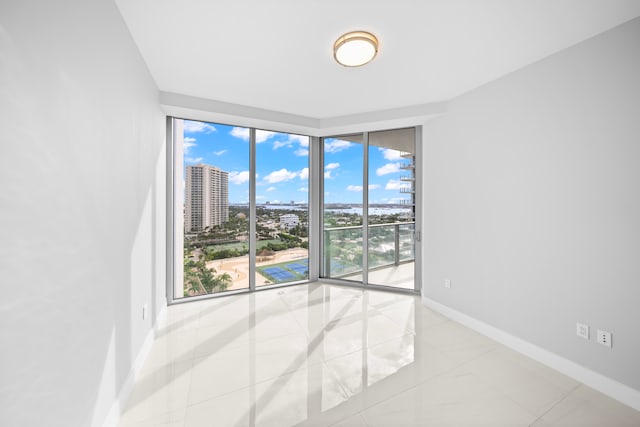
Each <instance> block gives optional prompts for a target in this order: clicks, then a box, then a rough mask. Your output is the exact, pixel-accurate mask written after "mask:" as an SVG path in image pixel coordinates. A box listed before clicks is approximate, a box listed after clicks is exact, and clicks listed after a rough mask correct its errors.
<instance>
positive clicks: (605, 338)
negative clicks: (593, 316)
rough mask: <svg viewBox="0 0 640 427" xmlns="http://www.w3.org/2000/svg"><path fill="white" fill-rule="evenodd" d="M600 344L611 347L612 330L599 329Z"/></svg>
mask: <svg viewBox="0 0 640 427" xmlns="http://www.w3.org/2000/svg"><path fill="white" fill-rule="evenodd" d="M598 344H602V345H604V346H607V347H609V348H611V332H607V331H601V330H600V329H598Z"/></svg>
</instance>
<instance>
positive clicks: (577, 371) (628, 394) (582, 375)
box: [422, 296, 640, 411]
mask: <svg viewBox="0 0 640 427" xmlns="http://www.w3.org/2000/svg"><path fill="white" fill-rule="evenodd" d="M422 303H423V304H424V305H425V306H427V307H429V308H430V309H432V310H435V311H437V312H438V313H440V314H443V315H444V316H446V317H448V318H450V319H452V320H455V321H456V322H458V323H461V324H463V325H464V326H466V327H468V328H470V329H473V330H474V331H477V332H479V333H481V334H483V335H486V336H487V337H489V338H491V339H493V340H495V341H498V342H499V343H501V344H503V345H505V346H507V347H509V348H511V349H513V350H515V351H517V352H519V353H522V354H524V355H525V356H527V357H530V358H532V359H534V360H536V361H538V362H540V363H542V364H544V365H547V366H549V367H550V368H552V369H555V370H557V371H559V372H562V373H563V374H565V375H567V376H569V377H571V378H573V379H575V380H576V381H579V382H581V383H583V384H585V385H587V386H589V387H591V388H593V389H595V390H598V391H599V392H601V393H603V394H606V395H607V396H609V397H611V398H612V399H615V400H617V401H619V402H621V403H624V404H625V405H627V406H630V407H632V408H634V409H636V410H638V411H640V391H638V390H636V389H633V388H631V387H629V386H627V385H625V384H622V383H620V382H618V381H616V380H613V379H611V378H609V377H606V376H604V375H602V374H599V373H597V372H595V371H592V370H591V369H588V368H585V367H584V366H581V365H579V364H577V363H575V362H573V361H571V360H569V359H566V358H564V357H562V356H558V355H557V354H555V353H552V352H550V351H548V350H545V349H544V348H541V347H538V346H537V345H535V344H531V343H530V342H528V341H525V340H523V339H521V338H518V337H516V336H514V335H511V334H509V333H507V332H505V331H503V330H501V329H498V328H496V327H494V326H491V325H489V324H487V323H484V322H482V321H480V320H478V319H475V318H473V317H471V316H468V315H466V314H464V313H462V312H460V311H457V310H455V309H453V308H451V307H448V306H446V305H443V304H441V303H439V302H437V301H434V300H432V299H430V298H427V297H425V296H423V297H422Z"/></svg>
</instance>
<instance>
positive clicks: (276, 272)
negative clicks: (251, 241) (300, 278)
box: [262, 267, 296, 281]
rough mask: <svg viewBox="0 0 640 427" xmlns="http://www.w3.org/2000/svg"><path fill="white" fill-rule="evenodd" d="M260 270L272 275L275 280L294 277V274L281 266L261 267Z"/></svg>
mask: <svg viewBox="0 0 640 427" xmlns="http://www.w3.org/2000/svg"><path fill="white" fill-rule="evenodd" d="M262 271H264V272H265V273H267V274H268V275H269V276H271V277H273V278H274V279H276V280H277V281H286V280H292V279H295V278H296V276H294V275H293V274H292V273H291V272H289V271H287V270H285V269H283V268H281V267H268V268H265V269H263V270H262Z"/></svg>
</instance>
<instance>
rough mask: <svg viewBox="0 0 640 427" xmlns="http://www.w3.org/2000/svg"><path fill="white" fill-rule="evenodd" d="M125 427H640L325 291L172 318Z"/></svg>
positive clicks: (491, 351)
mask: <svg viewBox="0 0 640 427" xmlns="http://www.w3.org/2000/svg"><path fill="white" fill-rule="evenodd" d="M119 425H120V427H152V426H162V427H202V426H211V427H226V426H230V427H241V426H274V427H285V426H336V427H367V426H368V427H373V426H460V427H465V426H492V427H493V426H535V427H549V426H556V427H560V426H623V427H625V426H629V427H630V426H640V412H638V411H635V410H633V409H631V408H629V407H626V406H624V405H622V404H620V403H618V402H616V401H614V400H612V399H610V398H608V397H606V396H604V395H602V394H600V393H598V392H596V391H594V390H592V389H590V388H588V387H586V386H584V385H582V384H580V383H578V382H576V381H574V380H572V379H570V378H568V377H566V376H564V375H562V374H560V373H558V372H556V371H554V370H552V369H549V368H547V367H545V366H543V365H541V364H539V363H537V362H535V361H533V360H531V359H529V358H527V357H524V356H522V355H521V354H519V353H516V352H514V351H512V350H510V349H508V348H506V347H504V346H502V345H500V344H498V343H496V342H494V341H492V340H490V339H488V338H487V337H485V336H483V335H481V334H478V333H477V332H475V331H472V330H470V329H468V328H465V327H464V326H462V325H460V324H458V323H455V322H453V321H450V320H448V319H447V318H445V317H444V316H442V315H440V314H438V313H435V312H433V311H431V310H429V309H427V308H425V307H424V306H423V305H422V304H421V302H420V299H419V297H417V296H412V295H402V294H396V293H390V292H383V291H376V290H363V289H358V288H348V287H339V286H333V285H324V284H309V285H301V286H295V287H288V288H280V289H271V290H266V291H261V292H257V293H254V294H243V295H236V296H227V297H223V298H216V299H211V300H206V301H197V302H190V303H184V304H178V305H175V306H171V307H169V308H168V309H167V321H166V325H164V326H163V327H162V328H161V330H160V332H159V334H158V337H157V338H156V341H155V343H154V345H153V348H152V350H151V353H150V354H149V357H148V358H147V360H146V362H145V366H144V368H143V370H142V372H141V373H140V376H139V378H138V379H137V382H136V384H135V387H134V390H133V392H132V394H131V396H130V399H129V402H128V404H127V407H126V410H125V412H124V413H123V415H122V417H121V420H120V424H119Z"/></svg>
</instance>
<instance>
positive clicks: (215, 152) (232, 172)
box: [176, 120, 250, 297]
mask: <svg viewBox="0 0 640 427" xmlns="http://www.w3.org/2000/svg"><path fill="white" fill-rule="evenodd" d="M178 139H179V138H178ZM176 143H177V144H178V143H182V151H183V155H184V156H183V158H184V160H183V166H184V266H183V267H184V278H183V296H184V297H190V296H197V295H203V294H210V293H216V292H224V291H229V290H235V289H247V288H248V287H249V256H248V254H249V250H250V248H249V220H248V217H249V129H247V128H238V127H231V126H225V125H219V124H212V123H205V122H197V121H189V120H185V121H184V131H183V138H182V141H176ZM176 297H179V295H176Z"/></svg>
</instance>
